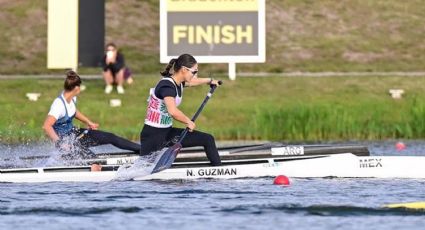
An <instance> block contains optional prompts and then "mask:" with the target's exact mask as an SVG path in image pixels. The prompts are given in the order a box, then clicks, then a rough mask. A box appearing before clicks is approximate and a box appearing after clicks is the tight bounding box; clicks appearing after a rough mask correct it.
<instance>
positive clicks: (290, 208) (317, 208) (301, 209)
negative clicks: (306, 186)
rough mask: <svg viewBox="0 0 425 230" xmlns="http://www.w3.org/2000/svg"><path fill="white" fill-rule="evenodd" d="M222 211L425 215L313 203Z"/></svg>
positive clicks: (420, 211) (422, 211) (416, 211)
mask: <svg viewBox="0 0 425 230" xmlns="http://www.w3.org/2000/svg"><path fill="white" fill-rule="evenodd" d="M220 211H221V212H226V213H227V212H228V213H239V214H264V213H267V212H275V211H280V212H284V213H286V214H297V215H299V214H303V215H315V216H342V217H343V216H406V215H414V216H425V209H407V208H384V207H377V208H375V207H356V206H344V205H342V206H332V205H313V206H300V205H294V204H283V205H266V206H255V205H254V206H236V207H233V208H225V209H221V210H220Z"/></svg>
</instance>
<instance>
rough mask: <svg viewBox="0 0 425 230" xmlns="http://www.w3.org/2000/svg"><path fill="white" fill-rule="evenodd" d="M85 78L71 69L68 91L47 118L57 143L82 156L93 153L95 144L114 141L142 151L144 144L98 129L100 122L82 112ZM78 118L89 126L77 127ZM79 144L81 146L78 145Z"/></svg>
mask: <svg viewBox="0 0 425 230" xmlns="http://www.w3.org/2000/svg"><path fill="white" fill-rule="evenodd" d="M80 85H81V79H80V77H79V76H78V74H77V73H76V72H75V71H72V70H71V71H68V72H67V73H66V79H65V82H64V91H63V92H62V93H61V94H60V95H59V96H58V97H57V98H56V99H55V100H54V101H53V104H52V105H51V107H50V111H49V113H48V115H47V117H46V119H45V121H44V124H43V129H44V132H45V133H46V134H47V136H48V137H49V138H50V139H51V140H52V141H53V142H54V143H55V146H56V147H57V148H58V149H59V150H60V151H61V152H63V153H73V151H74V150H75V151H79V153H78V154H79V155H83V156H87V155H90V154H91V155H92V153H91V152H90V150H89V149H88V148H89V147H91V146H96V145H102V144H112V145H114V146H116V147H118V148H121V149H125V150H130V151H133V152H136V153H139V152H140V145H139V144H136V143H134V142H131V141H129V140H126V139H124V138H121V137H118V136H116V135H115V134H112V133H109V132H104V131H100V130H97V129H98V127H99V124H97V123H95V122H93V121H92V120H91V119H89V118H88V117H87V116H86V115H84V114H83V113H81V112H80V111H79V110H78V109H77V107H76V103H77V96H78V95H79V94H80V91H81V89H80ZM74 118H76V119H77V120H80V121H81V122H82V123H84V124H86V125H87V129H84V128H76V127H75V126H74V125H73V120H74ZM75 146H78V148H77V149H75V148H74V147H75Z"/></svg>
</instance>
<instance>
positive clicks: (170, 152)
mask: <svg viewBox="0 0 425 230" xmlns="http://www.w3.org/2000/svg"><path fill="white" fill-rule="evenodd" d="M222 83H223V82H222V81H218V84H219V85H221V84H222ZM216 88H217V85H211V89H210V91H209V92H208V94H207V96H206V97H205V99H204V101H203V102H202V104H201V106H200V107H199V109H198V111H196V113H195V115H193V117H192V121H193V122H194V121H195V120H196V118H198V116H199V114H200V113H201V111H202V109H203V108H204V106H205V105H206V104H207V102H208V100H209V99H210V98H211V96H212V94H213V93H214V91H215V89H216ZM187 132H189V128H186V129H185V130H183V132H182V133H181V135H180V138H179V140H178V141H177V143H175V144H174V145H173V146H171V147H169V148H168V149H167V150H165V152H164V153H163V154H162V156H161V158H160V159H159V160H158V162H157V164H156V165H155V167H154V169H153V170H152V173H157V172H160V171H162V170H165V169H168V168H170V167H171V165H172V164H173V162H174V160H175V159H176V157H177V154H178V153H179V152H180V149H181V148H182V144H181V143H182V141H183V139H184V138H185V136H186V135H187Z"/></svg>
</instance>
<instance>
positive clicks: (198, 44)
mask: <svg viewBox="0 0 425 230" xmlns="http://www.w3.org/2000/svg"><path fill="white" fill-rule="evenodd" d="M160 43H161V57H160V59H161V62H162V63H168V62H169V60H170V59H171V58H173V57H176V56H179V55H180V54H183V53H189V54H192V55H194V56H195V57H196V59H197V61H198V62H210V63H226V62H232V63H236V62H265V0H161V1H160Z"/></svg>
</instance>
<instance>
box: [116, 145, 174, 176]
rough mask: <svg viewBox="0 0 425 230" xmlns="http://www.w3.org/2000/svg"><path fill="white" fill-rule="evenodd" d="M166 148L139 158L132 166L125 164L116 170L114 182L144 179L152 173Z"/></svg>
mask: <svg viewBox="0 0 425 230" xmlns="http://www.w3.org/2000/svg"><path fill="white" fill-rule="evenodd" d="M166 150H167V148H163V149H161V150H159V151H156V152H153V153H151V154H149V155H146V156H140V157H139V158H137V160H136V161H135V162H134V163H133V164H125V165H122V166H120V167H119V168H118V170H117V173H116V175H115V178H114V180H117V181H126V180H132V179H134V178H136V177H144V176H147V175H149V174H151V173H152V170H153V168H154V167H155V166H156V164H157V163H158V161H159V159H160V158H161V156H162V155H163V154H164V153H165V151H166Z"/></svg>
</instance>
